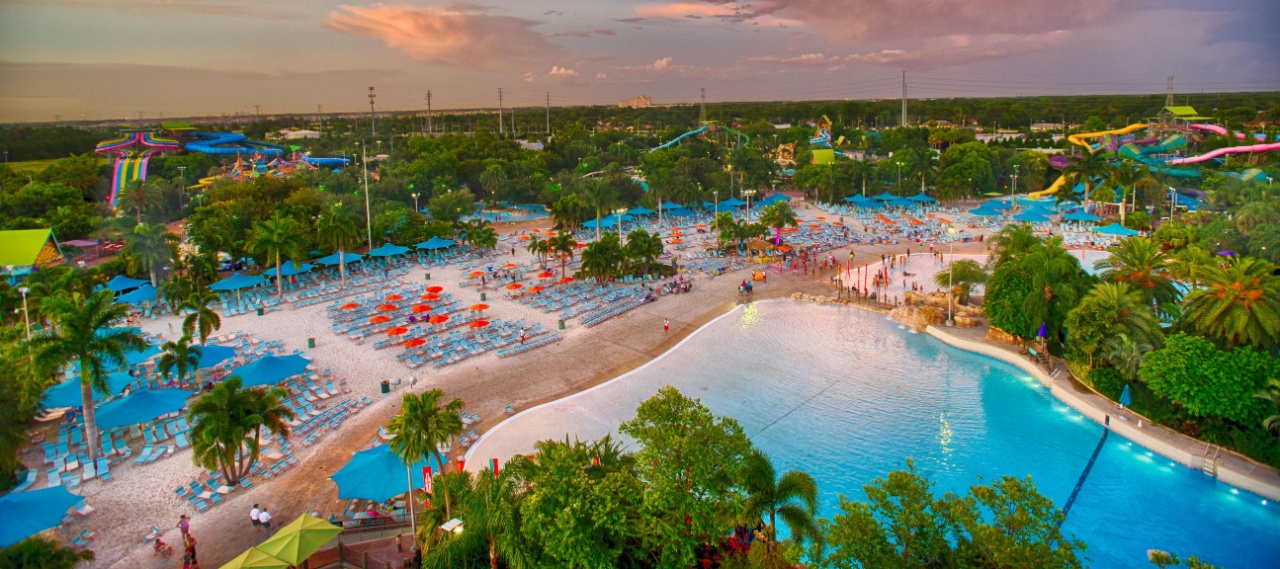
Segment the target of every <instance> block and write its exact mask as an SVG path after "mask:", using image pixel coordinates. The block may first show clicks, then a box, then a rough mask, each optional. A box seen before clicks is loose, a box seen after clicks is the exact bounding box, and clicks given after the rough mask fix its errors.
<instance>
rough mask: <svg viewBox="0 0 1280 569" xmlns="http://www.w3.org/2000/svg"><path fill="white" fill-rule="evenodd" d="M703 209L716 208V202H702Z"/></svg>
mask: <svg viewBox="0 0 1280 569" xmlns="http://www.w3.org/2000/svg"><path fill="white" fill-rule="evenodd" d="M702 207H703V208H705V209H711V208H713V207H716V204H715V203H714V202H702Z"/></svg>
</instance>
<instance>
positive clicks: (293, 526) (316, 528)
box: [257, 514, 342, 565]
mask: <svg viewBox="0 0 1280 569" xmlns="http://www.w3.org/2000/svg"><path fill="white" fill-rule="evenodd" d="M340 533H342V528H340V527H338V526H335V525H333V524H331V523H329V522H326V521H324V520H322V519H320V518H317V517H315V516H313V515H311V514H302V515H301V516H298V519H296V520H293V521H292V522H289V523H288V524H287V525H285V526H284V527H282V528H280V531H279V532H276V535H275V536H273V537H272V538H271V539H268V540H267V541H264V542H262V544H261V545H258V547H257V548H258V549H259V550H261V551H263V552H264V553H268V554H270V555H274V556H276V558H278V559H280V560H283V561H288V562H289V563H290V564H292V565H301V564H302V562H303V560H305V559H307V558H308V557H311V554H313V553H315V552H316V551H317V550H319V549H320V548H321V547H322V546H324V544H326V543H329V540H331V539H333V536H336V535H338V534H340Z"/></svg>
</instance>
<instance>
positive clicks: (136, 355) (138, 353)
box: [76, 328, 160, 369]
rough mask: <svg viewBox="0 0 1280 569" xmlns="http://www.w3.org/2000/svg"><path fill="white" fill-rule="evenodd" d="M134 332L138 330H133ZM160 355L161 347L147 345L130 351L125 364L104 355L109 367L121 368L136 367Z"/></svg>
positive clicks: (125, 358) (125, 356) (109, 329)
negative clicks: (124, 366) (123, 366)
mask: <svg viewBox="0 0 1280 569" xmlns="http://www.w3.org/2000/svg"><path fill="white" fill-rule="evenodd" d="M127 329H128V328H107V331H113V330H127ZM133 330H137V328H133ZM102 332H103V331H101V330H100V331H99V334H101V333H102ZM159 353H160V346H157V345H155V344H147V345H146V347H144V348H142V349H141V350H129V351H127V352H125V353H124V361H123V362H119V361H116V359H115V358H113V357H111V356H106V355H104V357H103V359H104V360H106V362H107V363H108V364H109V365H117V366H120V365H125V364H128V365H131V366H135V365H138V364H140V363H142V362H145V361H147V360H149V359H151V358H153V357H155V356H156V355H158V354H159ZM76 369H79V364H76Z"/></svg>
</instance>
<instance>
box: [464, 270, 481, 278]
mask: <svg viewBox="0 0 1280 569" xmlns="http://www.w3.org/2000/svg"><path fill="white" fill-rule="evenodd" d="M467 276H468V277H471V278H473V279H474V278H476V277H483V276H484V271H471V273H470V274H468V275H467Z"/></svg>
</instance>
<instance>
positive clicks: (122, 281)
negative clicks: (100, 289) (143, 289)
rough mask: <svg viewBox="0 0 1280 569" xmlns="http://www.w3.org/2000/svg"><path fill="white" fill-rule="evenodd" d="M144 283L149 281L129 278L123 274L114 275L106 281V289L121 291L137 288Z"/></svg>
mask: <svg viewBox="0 0 1280 569" xmlns="http://www.w3.org/2000/svg"><path fill="white" fill-rule="evenodd" d="M144 284H149V281H145V280H142V279H134V278H129V277H126V276H124V275H116V276H114V277H111V280H109V281H107V289H108V290H110V291H111V292H121V291H126V290H129V289H132V288H138V287H140V286H142V285H144Z"/></svg>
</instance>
